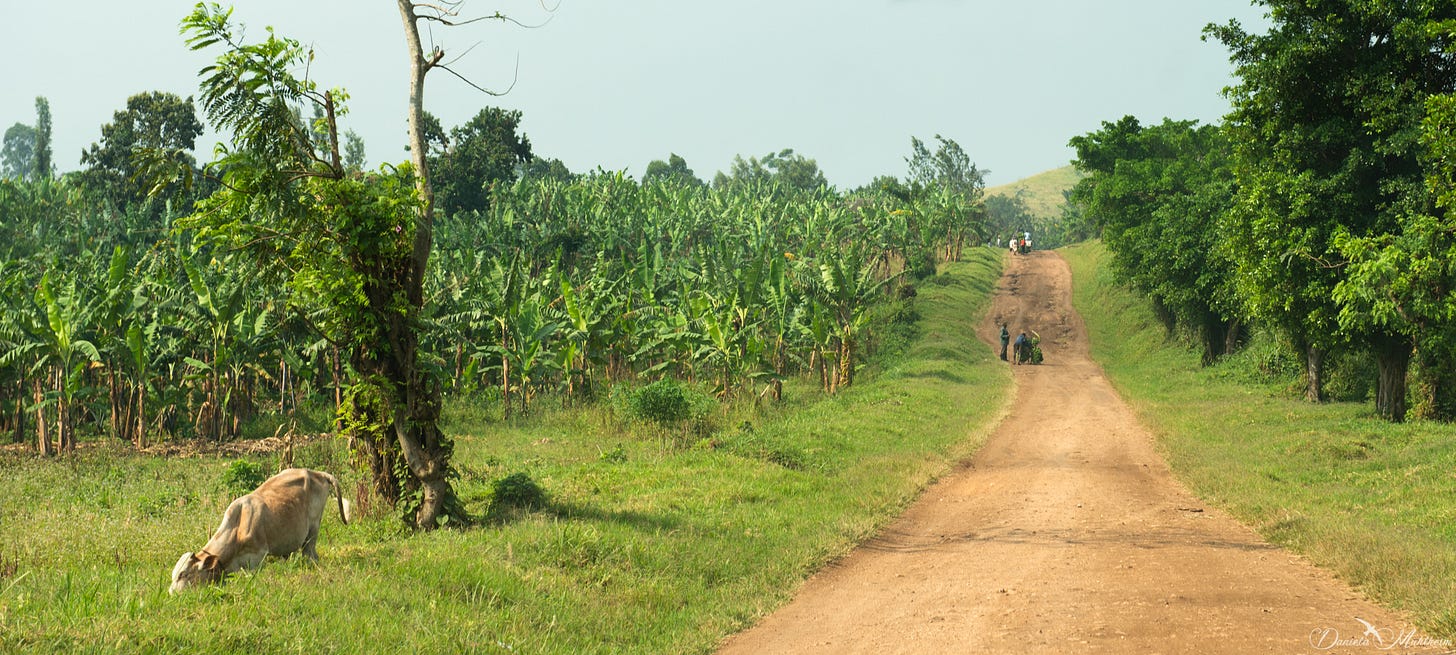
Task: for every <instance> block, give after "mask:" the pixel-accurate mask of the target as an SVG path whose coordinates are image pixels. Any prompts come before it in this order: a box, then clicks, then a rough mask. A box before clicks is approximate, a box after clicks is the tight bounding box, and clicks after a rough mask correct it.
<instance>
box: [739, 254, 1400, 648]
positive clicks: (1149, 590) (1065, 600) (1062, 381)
mask: <svg viewBox="0 0 1456 655" xmlns="http://www.w3.org/2000/svg"><path fill="white" fill-rule="evenodd" d="M1002 320H1005V321H1006V322H1007V323H1009V324H1010V327H1011V332H1012V335H1013V336H1014V335H1015V334H1016V332H1017V331H1018V330H1020V329H1023V328H1025V329H1034V330H1036V331H1037V332H1039V333H1040V334H1041V335H1042V337H1043V339H1044V341H1043V347H1044V351H1045V353H1046V364H1045V365H1043V366H1019V367H1016V368H1015V380H1016V391H1015V394H1016V403H1015V407H1014V409H1013V410H1012V411H1011V413H1010V415H1009V416H1007V418H1006V419H1005V420H1004V422H1003V423H1002V425H1000V426H999V427H998V428H997V431H996V433H995V434H994V435H993V436H992V437H991V438H990V440H989V441H988V442H987V443H986V445H985V447H984V448H982V449H981V451H980V452H978V453H977V454H976V455H975V457H974V458H972V459H971V461H969V462H967V463H965V464H963V465H962V466H961V467H960V468H959V469H958V470H956V471H954V472H952V473H951V474H949V475H947V476H946V477H945V478H944V479H942V480H941V481H940V482H939V483H937V484H935V485H934V486H932V487H931V488H930V489H928V490H927V491H926V493H925V494H924V495H923V496H922V497H921V498H920V499H919V500H918V501H917V502H916V503H915V504H914V505H913V506H912V507H911V508H910V509H909V510H908V511H907V512H906V513H905V514H904V516H902V517H901V518H899V519H898V520H897V521H896V522H895V523H893V524H892V525H890V526H889V527H888V528H887V529H886V530H885V531H884V532H883V533H882V534H881V535H879V536H878V537H877V538H876V539H874V540H873V541H871V542H870V543H868V544H866V545H864V546H863V547H861V548H859V549H858V550H856V551H855V552H854V553H852V554H851V555H849V556H848V557H846V558H845V559H844V560H842V561H840V562H838V563H836V564H834V565H833V566H831V567H829V568H828V569H826V570H825V571H823V572H821V573H820V574H819V575H817V576H815V577H814V578H813V579H811V580H809V581H808V583H806V584H805V586H804V587H803V589H801V590H800V592H799V593H798V595H797V596H796V598H795V600H794V601H792V602H791V603H790V604H789V605H787V606H786V607H784V608H782V609H780V610H779V611H778V612H776V613H775V614H773V615H771V616H769V617H767V618H766V619H765V620H764V621H763V622H762V623H760V624H759V625H758V626H756V627H754V628H752V629H750V630H748V631H745V632H743V633H740V634H738V635H736V636H734V637H732V638H730V639H729V640H728V641H727V643H726V644H725V645H724V648H723V649H722V651H721V652H722V653H725V654H737V653H754V654H761V653H1137V654H1139V655H1141V654H1146V653H1170V654H1174V653H1322V652H1338V653H1376V652H1382V651H1381V649H1382V647H1386V646H1395V648H1393V650H1395V651H1397V652H1406V651H1407V650H1408V649H1406V648H1404V647H1403V646H1402V645H1401V644H1397V643H1395V642H1397V640H1400V639H1402V638H1405V639H1408V640H1410V639H1411V637H1412V635H1411V633H1409V627H1408V623H1407V622H1405V621H1404V620H1403V619H1402V618H1401V617H1399V616H1398V615H1396V614H1394V613H1392V612H1389V611H1386V610H1384V609H1382V608H1380V607H1378V606H1376V605H1374V604H1372V603H1370V602H1369V601H1366V600H1364V599H1362V598H1361V596H1360V595H1359V594H1358V593H1356V592H1354V591H1352V590H1351V589H1350V588H1349V587H1348V586H1346V585H1345V584H1343V583H1341V582H1340V581H1339V580H1337V579H1335V578H1334V577H1332V576H1331V575H1330V574H1328V573H1326V572H1324V571H1321V570H1319V569H1317V568H1315V567H1314V566H1312V565H1310V564H1308V563H1307V562H1305V561H1304V560H1302V559H1299V558H1297V557H1295V556H1293V555H1291V554H1289V553H1287V552H1285V551H1282V550H1280V549H1277V548H1275V547H1273V546H1271V545H1269V544H1268V543H1266V542H1264V541H1263V540H1261V539H1260V538H1259V537H1258V535H1257V534H1255V533H1254V532H1253V531H1251V530H1250V529H1248V528H1246V527H1245V526H1243V525H1241V524H1239V523H1238V522H1236V521H1234V520H1233V519H1232V518H1230V517H1229V516H1227V515H1225V514H1224V513H1222V512H1220V511H1218V510H1217V509H1215V508H1211V507H1206V506H1204V505H1203V504H1202V503H1201V502H1199V500H1198V499H1197V498H1194V497H1193V496H1192V495H1190V494H1189V493H1188V492H1187V491H1186V490H1185V489H1183V487H1182V486H1180V485H1179V484H1178V483H1177V482H1176V481H1175V480H1174V479H1173V478H1172V477H1171V475H1170V473H1169V471H1168V468H1167V466H1166V464H1165V463H1164V462H1163V460H1162V458H1161V457H1160V456H1159V455H1158V454H1157V452H1156V450H1155V449H1154V446H1153V442H1152V439H1151V437H1150V435H1149V434H1148V432H1147V431H1146V430H1145V429H1144V428H1143V427H1141V426H1140V425H1139V424H1138V421H1137V420H1136V419H1135V418H1134V416H1133V414H1132V412H1131V411H1130V410H1129V409H1128V407H1127V405H1126V404H1125V403H1123V401H1122V399H1121V398H1119V397H1118V395H1117V393H1116V392H1115V391H1114V390H1113V388H1112V387H1111V386H1110V385H1109V383H1108V381H1107V379H1106V378H1105V377H1104V375H1103V373H1102V370H1101V369H1100V368H1099V367H1098V366H1097V365H1096V364H1094V363H1092V361H1091V360H1090V359H1089V357H1088V351H1087V333H1086V329H1085V327H1084V326H1083V324H1082V320H1081V318H1080V317H1079V316H1078V315H1077V314H1076V312H1074V311H1073V310H1072V307H1071V275H1070V272H1069V271H1068V269H1067V266H1066V264H1065V262H1063V261H1062V260H1061V259H1060V257H1058V256H1057V255H1056V254H1054V253H1046V252H1039V253H1034V254H1032V255H1029V256H1023V257H1012V258H1011V262H1010V263H1009V264H1008V267H1007V271H1006V273H1005V274H1004V276H1003V277H1002V279H1001V282H1000V288H999V289H998V292H997V296H996V298H995V300H994V303H993V306H992V308H991V311H990V312H989V313H988V315H987V317H986V320H985V321H984V322H983V324H982V325H981V326H979V328H978V335H979V337H980V338H981V340H982V341H985V342H986V343H987V344H988V345H989V344H990V343H992V342H994V341H995V340H996V333H997V331H998V330H999V326H1000V321H1002ZM1367 624H1368V625H1367ZM1415 638H1416V639H1419V636H1415ZM1413 641H1414V640H1411V641H1407V642H1405V643H1406V644H1410V643H1412V642H1413Z"/></svg>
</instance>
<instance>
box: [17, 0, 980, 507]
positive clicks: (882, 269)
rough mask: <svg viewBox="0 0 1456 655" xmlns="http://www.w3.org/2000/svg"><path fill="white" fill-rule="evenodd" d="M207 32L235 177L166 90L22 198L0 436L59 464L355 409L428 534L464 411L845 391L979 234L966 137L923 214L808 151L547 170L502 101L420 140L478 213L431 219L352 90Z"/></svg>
mask: <svg viewBox="0 0 1456 655" xmlns="http://www.w3.org/2000/svg"><path fill="white" fill-rule="evenodd" d="M183 30H184V34H185V35H186V37H187V42H188V45H189V46H191V47H192V48H194V49H197V50H209V51H214V52H215V53H216V54H217V56H216V59H215V63H214V64H213V65H211V66H208V67H207V68H205V69H203V71H202V80H201V92H200V94H199V96H198V104H199V105H200V107H201V109H202V111H203V113H204V114H205V115H206V117H207V118H208V120H209V122H210V123H212V124H213V125H214V126H215V127H216V128H218V129H220V130H221V131H223V132H224V133H225V134H228V135H230V136H231V140H230V142H229V143H228V144H227V145H225V146H222V147H220V148H219V149H218V151H217V152H218V159H217V160H216V161H213V162H210V163H208V164H207V165H205V166H204V167H202V168H201V169H198V168H195V167H194V164H193V161H192V158H191V155H190V153H189V152H188V149H189V147H190V142H191V140H192V139H193V138H195V136H196V134H195V132H196V130H195V127H196V126H197V125H199V123H198V121H197V119H196V117H195V114H194V110H193V108H192V102H191V100H190V99H188V100H186V101H184V100H181V99H180V98H177V97H176V96H171V95H168V94H162V93H147V94H139V95H137V96H134V97H133V98H132V99H131V100H129V101H128V106H127V108H126V110H124V111H121V112H117V114H116V117H115V120H114V121H113V123H111V124H108V125H107V126H105V127H104V128H103V139H102V143H101V144H100V145H97V146H95V147H93V148H92V149H91V150H90V151H89V152H88V164H89V167H88V168H87V170H86V171H83V172H81V173H79V174H73V175H69V176H67V177H66V178H65V179H62V180H60V181H57V182H55V183H50V182H43V183H42V182H27V181H24V180H4V181H3V182H0V204H3V205H4V209H5V210H6V211H5V215H6V216H7V217H9V218H10V220H7V221H6V222H5V224H4V226H3V228H4V229H5V230H7V231H8V232H9V234H7V236H11V237H13V238H12V239H8V240H7V241H6V242H5V244H4V247H5V248H7V249H8V250H7V254H8V255H9V257H8V259H7V262H8V264H7V268H6V269H5V271H4V272H5V273H7V277H5V278H4V284H5V288H6V290H7V291H8V292H9V294H8V298H10V300H9V302H8V304H7V307H6V314H5V319H6V320H5V322H4V323H3V324H0V338H3V340H4V343H3V346H4V356H3V359H0V404H3V413H0V429H4V430H5V431H6V432H8V433H9V434H11V435H13V438H14V439H15V440H17V441H19V440H31V441H33V442H34V443H36V444H37V446H38V447H39V448H40V449H42V452H49V451H50V449H51V447H52V445H56V446H58V447H59V448H61V449H63V450H71V449H73V448H74V447H75V445H76V441H77V438H78V437H91V436H100V435H106V436H109V437H113V438H116V439H123V440H126V441H129V442H131V443H132V444H133V445H134V446H135V447H137V448H145V447H147V446H149V445H152V444H155V443H156V442H157V441H158V440H165V439H172V438H175V437H192V436H197V437H205V438H208V439H213V440H219V441H221V440H227V439H232V438H236V437H238V436H241V435H243V434H244V433H245V432H246V431H250V430H251V431H253V432H252V434H254V435H259V436H265V435H266V434H267V433H268V432H272V431H277V432H279V433H282V431H285V430H286V431H289V432H292V431H296V430H302V431H305V432H308V431H318V430H321V429H327V428H328V425H327V423H325V421H326V420H327V419H326V418H324V417H325V416H327V414H328V413H330V411H332V412H333V413H334V420H333V427H334V428H335V429H336V430H338V431H339V432H341V433H343V434H346V435H348V436H349V437H350V438H351V440H352V443H353V444H354V445H355V446H356V447H357V448H359V449H360V451H361V454H362V457H363V458H364V460H365V461H367V462H369V463H370V466H371V469H372V474H373V478H374V479H373V483H374V485H373V486H374V488H375V490H376V491H377V492H378V493H379V495H380V496H381V497H382V499H383V500H384V501H386V502H390V503H394V502H399V503H400V505H401V511H402V513H403V514H406V515H408V514H409V513H410V512H411V511H413V510H414V509H415V508H416V507H419V508H421V509H420V512H421V513H420V515H421V516H423V512H424V510H423V509H422V508H423V507H425V506H426V505H420V504H419V503H423V502H425V501H424V500H422V496H421V493H424V494H428V493H429V490H430V489H432V487H428V486H426V487H425V491H424V492H421V490H420V487H419V485H421V484H426V483H424V482H421V481H422V480H427V479H428V480H433V481H434V482H437V483H439V484H441V485H443V486H444V487H445V488H447V489H448V484H449V480H451V479H453V476H454V475H455V473H454V472H452V470H451V469H450V467H449V465H448V459H449V456H450V453H451V449H452V447H453V446H452V440H451V438H450V437H449V436H448V435H445V434H443V433H441V432H440V431H439V430H438V429H436V428H434V427H433V426H435V425H436V417H437V416H438V412H439V407H440V393H441V392H444V393H448V394H454V395H457V396H478V397H480V398H483V399H486V400H488V401H490V402H497V403H499V405H498V406H499V408H500V414H501V415H502V417H503V418H512V417H514V416H517V415H519V414H524V413H528V412H530V411H531V410H532V408H533V404H534V403H535V401H536V400H537V399H538V398H539V397H541V396H543V395H545V396H547V397H550V398H553V399H559V401H560V402H561V403H565V404H574V403H589V402H591V401H593V400H594V399H596V398H599V397H603V396H604V393H605V392H608V391H609V390H610V389H611V388H612V387H616V386H621V385H629V386H630V385H636V384H640V383H646V382H651V381H654V380H663V379H670V380H680V381H683V382H685V383H687V384H689V385H693V386H694V388H704V389H707V390H709V391H710V393H712V394H713V395H715V396H716V397H718V398H720V399H724V400H727V401H733V400H736V399H739V398H757V399H767V398H772V399H774V400H780V399H782V397H783V389H784V384H785V382H786V381H789V380H790V379H792V378H794V377H803V378H807V379H810V380H813V381H814V384H815V386H817V387H819V388H822V389H823V390H825V391H827V392H829V393H835V392H838V391H840V390H842V389H844V388H846V387H849V386H850V385H852V384H853V383H854V379H855V375H856V372H857V371H858V370H859V369H861V368H863V366H864V365H865V363H866V361H868V359H869V358H870V357H871V356H873V355H874V354H875V353H877V352H880V351H883V350H884V349H885V348H886V346H887V345H888V346H890V347H902V346H903V345H904V343H905V339H906V333H907V332H906V331H907V329H908V328H907V326H909V325H911V324H912V323H913V320H914V318H915V311H914V305H913V298H914V297H915V295H916V292H917V291H916V285H917V284H918V282H919V280H920V279H923V278H925V277H928V276H931V275H934V273H935V269H936V266H937V264H939V263H940V262H944V261H949V260H954V259H957V258H959V257H960V255H961V252H962V248H963V244H964V243H965V242H966V241H967V240H968V238H969V239H970V240H972V241H975V240H976V239H977V238H978V237H977V236H976V235H978V234H979V233H981V232H982V231H983V228H982V226H981V225H980V217H981V213H980V211H979V205H978V203H979V197H978V195H977V193H978V192H979V188H980V178H979V174H978V173H977V172H976V169H975V167H974V165H971V164H970V163H969V158H968V157H966V156H965V153H964V152H962V151H960V149H959V147H958V146H955V144H954V142H950V141H947V140H944V139H942V140H941V143H942V148H941V150H940V151H937V153H934V154H933V155H932V154H931V153H925V152H921V153H920V154H918V155H917V156H916V158H912V160H911V161H912V163H913V162H915V161H917V160H918V159H917V158H932V159H933V161H930V163H928V164H925V165H922V166H920V167H919V168H916V169H915V170H917V171H919V172H918V173H917V175H919V176H920V177H921V178H923V179H918V180H917V181H915V182H914V184H913V187H912V189H913V193H910V194H904V195H895V194H888V193H880V192H876V191H863V192H857V193H848V194H841V193H839V192H837V191H835V190H834V189H831V188H829V187H828V186H827V185H826V184H825V183H824V180H823V176H822V173H820V172H819V171H818V169H817V165H815V164H814V162H813V160H812V159H807V158H804V157H802V156H800V155H797V154H794V153H793V152H792V151H789V150H785V151H782V152H779V153H775V154H772V155H771V156H769V157H766V158H765V159H764V160H762V161H759V160H752V164H751V165H747V164H746V166H747V168H748V169H753V170H750V171H748V172H743V174H741V175H735V177H734V178H733V180H734V181H733V182H731V183H725V184H721V185H718V186H716V187H711V188H710V187H708V186H706V185H702V184H700V183H697V182H696V181H695V178H693V177H692V176H691V174H690V172H688V175H686V176H680V175H679V176H672V175H670V176H667V177H664V178H663V179H656V180H651V181H644V182H643V183H642V184H638V183H636V182H635V181H633V180H631V179H629V178H627V177H625V176H624V175H621V174H615V173H605V172H598V173H596V174H593V175H589V176H581V177H578V176H573V175H570V174H569V173H566V172H564V167H560V166H559V164H560V163H559V162H553V161H552V160H544V161H545V163H544V164H543V165H542V166H541V170H539V171H537V172H536V173H533V174H527V173H529V172H530V170H533V169H528V168H526V167H524V166H523V163H531V162H537V163H539V162H542V161H543V160H540V159H538V158H534V157H533V156H532V155H531V153H530V152H529V141H528V140H527V139H526V138H525V137H524V135H521V134H519V133H518V130H517V126H518V121H519V118H520V116H519V114H518V113H515V112H503V111H500V110H494V109H486V110H482V111H481V112H480V114H478V115H477V116H476V118H475V119H473V120H472V121H471V122H470V123H469V124H467V125H465V126H462V127H460V128H457V129H455V130H452V131H450V132H449V135H450V137H449V138H448V139H447V137H446V136H445V135H446V131H445V130H444V129H443V128H442V127H440V126H439V125H438V123H431V122H430V121H428V120H426V121H425V128H426V129H425V131H426V133H427V134H430V135H433V136H432V140H431V143H434V144H437V146H431V147H432V148H437V149H433V150H430V156H429V157H427V158H426V161H429V162H431V163H432V164H434V165H438V166H439V168H440V169H441V170H442V171H443V174H444V176H443V178H442V179H445V180H447V181H448V180H453V182H450V183H443V184H442V187H441V188H442V194H441V195H442V198H444V199H448V198H450V197H455V198H456V199H457V200H459V201H460V202H459V203H456V204H457V205H458V206H456V207H454V209H455V211H453V212H450V211H446V210H447V205H448V202H442V203H441V207H442V212H441V216H440V218H439V219H433V218H430V219H427V218H426V215H427V214H429V212H428V211H427V210H428V207H429V206H430V203H429V200H428V198H429V197H431V196H430V194H429V193H428V192H427V191H426V189H427V187H425V186H424V185H423V184H422V179H421V177H419V176H417V175H415V171H416V170H417V169H416V168H415V167H413V166H410V165H401V166H385V167H382V168H381V169H380V170H378V171H375V172H366V171H362V170H358V169H357V168H356V167H355V166H353V165H351V164H350V163H349V162H348V158H347V157H346V154H347V152H348V151H349V150H350V147H349V146H348V143H347V141H348V139H347V134H348V132H347V130H343V129H342V128H341V122H342V121H343V120H344V119H345V118H346V116H347V106H346V101H347V95H346V94H345V93H343V92H342V91H341V90H338V89H333V90H323V89H322V88H321V87H319V86H318V84H317V83H316V82H315V81H313V80H311V79H308V78H306V77H302V76H300V75H299V74H300V72H301V71H302V70H303V67H304V66H305V65H306V62H307V61H308V59H309V57H311V53H309V51H308V50H307V49H306V48H305V47H304V46H303V45H302V44H301V43H300V42H298V41H296V40H293V39H288V38H284V37H281V36H279V35H277V34H274V33H272V32H271V31H269V32H268V34H267V35H266V38H264V39H262V40H260V41H257V42H245V41H243V40H242V39H241V36H240V34H241V32H240V31H239V30H238V29H237V28H236V26H235V25H234V24H233V23H232V22H231V12H230V11H226V10H223V9H222V8H220V7H216V6H206V5H199V7H198V8H197V9H196V11H195V12H194V13H193V15H191V16H189V17H188V19H187V20H186V21H184V24H183ZM305 115H312V116H313V119H312V120H311V121H307V122H306V121H304V120H302V119H301V117H302V116H305ZM341 135H343V136H341ZM915 144H916V145H917V146H919V143H918V142H915ZM353 150H354V151H355V152H354V155H353V156H354V157H358V156H359V153H358V150H359V147H358V146H357V144H356V147H354V148H353ZM920 150H924V148H923V147H921V148H920ZM424 151H425V149H421V152H424ZM945 155H949V156H945ZM37 156H38V155H35V154H34V153H32V158H35V157H37ZM527 158H530V162H526V161H525V160H526V159H527ZM927 161H929V160H927ZM355 163H357V162H355ZM680 163H681V166H679V167H678V168H680V169H682V170H683V171H686V164H685V163H683V162H680ZM912 168H915V167H914V166H912ZM558 169H560V170H558ZM204 180H206V181H207V182H208V183H207V184H204V183H203V181H204ZM189 182H190V185H189ZM451 184H454V186H451ZM451 189H454V190H453V191H451ZM203 191H206V193H205V194H204V193H203ZM467 191H469V193H466V192H467ZM187 192H192V193H194V194H200V197H191V196H187V195H186V194H187ZM477 192H479V193H481V194H489V195H488V196H485V197H488V198H489V202H485V201H482V200H480V196H478V195H475V194H476V193H477ZM452 194H454V195H453V196H452ZM467 196H468V197H467ZM172 200H181V201H182V202H172ZM118 215H119V216H120V218H121V220H116V218H117V217H118ZM426 232H429V234H428V235H427V236H422V234H424V233H426ZM422 239H423V240H424V241H423V242H424V243H425V244H427V245H428V246H430V247H429V248H427V251H426V252H424V254H423V255H422V254H421V251H420V247H421V243H422ZM693 411H694V413H696V414H703V413H705V411H706V410H704V409H701V408H695V409H694V410H693ZM647 418H649V420H656V419H655V418H654V417H647ZM260 432H261V435H260V434H259V433H260ZM416 432H418V433H420V434H419V438H418V439H406V433H408V434H415V433H416ZM395 443H399V444H406V445H402V446H401V447H400V448H401V449H400V450H395V449H394V446H393V444H395ZM410 443H413V444H415V446H413V447H414V448H415V449H416V452H417V453H424V455H425V456H426V459H428V460H429V461H430V462H432V463H431V464H429V465H428V466H424V467H423V468H422V466H420V465H419V464H418V462H419V461H424V460H419V459H418V458H416V457H415V456H414V455H412V454H411V450H410V448H411V446H410V445H407V444H410ZM425 469H427V470H428V471H429V473H428V475H429V476H433V477H432V478H427V477H426V473H421V472H420V471H421V470H425ZM447 493H448V492H447ZM424 497H428V496H427V495H426V496H424ZM401 501H402V502H401ZM458 510H459V507H458V506H451V507H446V508H445V510H444V512H445V513H444V514H439V515H438V516H439V517H441V519H442V520H444V517H445V516H449V517H450V518H452V519H460V518H463V515H462V514H460V513H458ZM417 518H418V517H417ZM421 520H422V521H423V519H421ZM437 523H438V521H425V522H424V524H425V525H435V524H437Z"/></svg>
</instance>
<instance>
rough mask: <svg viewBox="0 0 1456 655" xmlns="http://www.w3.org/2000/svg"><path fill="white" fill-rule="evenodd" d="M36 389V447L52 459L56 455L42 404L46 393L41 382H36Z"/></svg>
mask: <svg viewBox="0 0 1456 655" xmlns="http://www.w3.org/2000/svg"><path fill="white" fill-rule="evenodd" d="M33 384H34V389H35V405H36V407H35V445H36V449H37V450H39V451H40V454H41V456H42V457H50V456H51V455H54V454H55V451H53V450H51V435H50V430H49V426H48V425H47V424H46V416H45V407H43V406H42V405H41V404H40V403H41V401H42V400H45V392H44V391H43V390H42V389H43V387H42V386H41V381H40V380H36V381H35V382H34V383H33Z"/></svg>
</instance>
